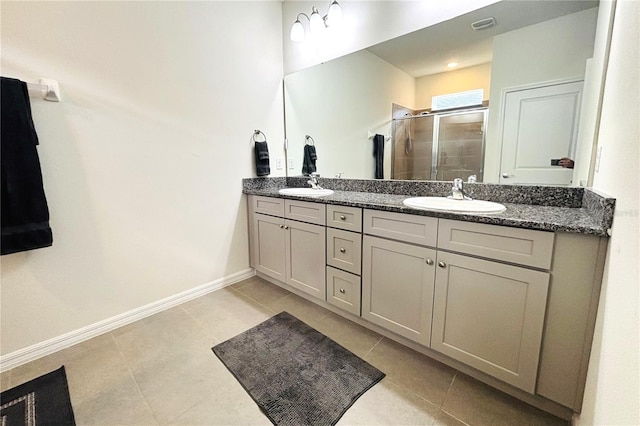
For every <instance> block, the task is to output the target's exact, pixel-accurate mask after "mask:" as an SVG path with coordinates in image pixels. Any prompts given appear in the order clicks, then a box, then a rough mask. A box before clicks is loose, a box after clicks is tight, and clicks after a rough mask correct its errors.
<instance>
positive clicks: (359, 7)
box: [282, 0, 498, 74]
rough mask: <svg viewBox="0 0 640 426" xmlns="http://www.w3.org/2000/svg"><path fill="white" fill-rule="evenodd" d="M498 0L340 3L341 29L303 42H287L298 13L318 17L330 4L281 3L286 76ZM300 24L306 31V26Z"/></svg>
mask: <svg viewBox="0 0 640 426" xmlns="http://www.w3.org/2000/svg"><path fill="white" fill-rule="evenodd" d="M497 1H498V0H456V1H447V0H430V1H371V0H362V1H351V0H341V1H340V2H339V3H340V5H341V6H342V10H343V14H344V25H343V26H342V28H340V29H339V30H335V31H333V32H327V33H326V34H325V35H324V36H323V37H321V38H318V37H315V38H313V37H308V38H307V39H305V41H304V42H301V43H300V42H299V43H296V42H292V41H291V40H290V39H289V32H290V30H291V26H292V25H293V23H294V22H295V21H296V16H297V15H298V14H299V13H305V14H307V16H308V15H310V14H311V7H312V6H317V7H318V10H319V12H320V14H321V15H324V14H326V13H327V11H328V9H329V2H328V1H327V2H319V1H315V0H313V1H312V0H307V1H284V2H283V3H282V32H283V35H284V72H285V74H289V73H292V72H294V71H298V70H301V69H304V68H307V67H310V66H312V65H316V64H319V63H322V62H325V61H328V60H330V59H334V58H337V57H340V56H343V55H346V54H348V53H352V52H356V51H358V50H360V49H364V48H366V47H369V46H373V45H374V44H378V43H381V42H383V41H387V40H390V39H392V38H395V37H398V36H401V35H404V34H408V33H410V32H412V31H416V30H419V29H422V28H424V27H428V26H430V25H434V24H437V23H439V22H442V21H446V20H448V19H451V18H455V17H456V16H459V15H462V14H464V13H467V12H471V11H472V10H476V9H480V8H482V7H484V6H488V5H490V4H493V3H496V2H497ZM301 22H302V24H303V25H304V27H305V29H306V30H307V31H308V30H309V26H308V24H309V22H308V21H307V20H306V19H305V18H304V17H302V18H301Z"/></svg>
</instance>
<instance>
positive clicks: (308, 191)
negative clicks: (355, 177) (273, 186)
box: [278, 188, 333, 197]
mask: <svg viewBox="0 0 640 426" xmlns="http://www.w3.org/2000/svg"><path fill="white" fill-rule="evenodd" d="M278 192H279V193H280V194H282V195H293V196H296V197H322V196H325V195H331V194H333V190H332V189H313V188H284V189H281V190H279V191H278Z"/></svg>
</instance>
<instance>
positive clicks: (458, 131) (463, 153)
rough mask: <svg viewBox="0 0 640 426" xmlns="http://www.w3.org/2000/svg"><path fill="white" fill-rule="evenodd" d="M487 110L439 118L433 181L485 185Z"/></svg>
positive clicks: (436, 124) (434, 147) (435, 135)
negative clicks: (458, 180)
mask: <svg viewBox="0 0 640 426" xmlns="http://www.w3.org/2000/svg"><path fill="white" fill-rule="evenodd" d="M487 112H488V111H487V110H486V109H483V110H474V111H465V112H456V113H450V114H438V115H437V116H436V119H435V121H436V123H435V129H434V141H435V143H434V144H433V164H432V171H431V179H433V180H447V181H450V180H453V179H455V178H462V179H464V180H465V181H466V180H467V178H468V177H469V176H471V175H476V178H477V181H478V182H482V178H483V176H482V175H483V166H484V139H485V137H484V135H485V129H486V121H487Z"/></svg>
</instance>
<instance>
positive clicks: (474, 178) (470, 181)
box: [467, 175, 478, 183]
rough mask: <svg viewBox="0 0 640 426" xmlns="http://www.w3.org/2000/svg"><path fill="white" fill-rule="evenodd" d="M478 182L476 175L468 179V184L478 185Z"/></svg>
mask: <svg viewBox="0 0 640 426" xmlns="http://www.w3.org/2000/svg"><path fill="white" fill-rule="evenodd" d="M477 180H478V176H476V175H471V176H469V178H468V179H467V183H476V181H477Z"/></svg>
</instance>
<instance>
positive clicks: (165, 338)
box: [112, 306, 218, 366]
mask: <svg viewBox="0 0 640 426" xmlns="http://www.w3.org/2000/svg"><path fill="white" fill-rule="evenodd" d="M112 334H113V337H114V339H115V341H116V343H117V344H118V348H119V349H120V351H121V352H122V354H123V356H124V358H125V360H126V361H127V362H128V363H129V364H130V365H132V366H135V365H136V364H138V363H145V362H147V361H149V360H157V359H163V358H165V357H167V356H173V355H174V354H176V353H182V354H185V356H186V354H188V353H190V352H191V351H206V350H208V349H210V348H211V347H212V346H214V345H215V344H217V343H218V340H216V339H215V338H213V337H210V336H208V335H207V333H206V330H205V328H204V327H202V326H201V325H200V324H199V323H198V322H197V321H196V320H195V319H194V318H193V317H191V315H189V314H188V313H187V312H186V311H185V310H184V309H182V307H180V306H177V307H175V308H172V309H169V310H167V311H164V312H160V313H158V314H155V315H152V316H150V317H148V318H145V319H142V320H140V321H136V322H135V323H132V324H129V325H127V326H124V327H122V328H120V329H118V330H115V331H113V333H112Z"/></svg>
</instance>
